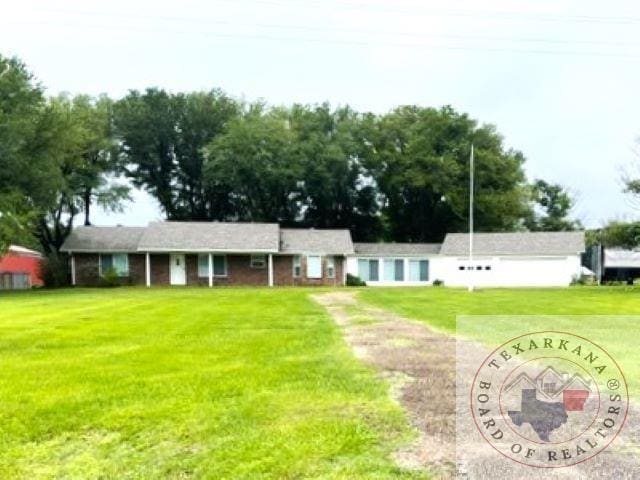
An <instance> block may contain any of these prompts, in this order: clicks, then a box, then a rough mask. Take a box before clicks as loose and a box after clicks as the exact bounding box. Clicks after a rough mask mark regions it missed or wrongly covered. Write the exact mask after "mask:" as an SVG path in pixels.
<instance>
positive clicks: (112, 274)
mask: <svg viewBox="0 0 640 480" xmlns="http://www.w3.org/2000/svg"><path fill="white" fill-rule="evenodd" d="M99 286H100V287H105V288H111V287H119V286H120V276H119V275H118V272H116V270H115V269H114V268H110V269H109V270H107V271H106V272H103V273H102V276H101V277H100V283H99Z"/></svg>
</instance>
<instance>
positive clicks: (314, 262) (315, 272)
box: [307, 255, 322, 278]
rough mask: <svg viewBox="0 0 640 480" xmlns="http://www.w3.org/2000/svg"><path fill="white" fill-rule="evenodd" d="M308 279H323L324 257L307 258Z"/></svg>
mask: <svg viewBox="0 0 640 480" xmlns="http://www.w3.org/2000/svg"><path fill="white" fill-rule="evenodd" d="M307 278H322V257H320V256H318V255H309V256H308V257H307Z"/></svg>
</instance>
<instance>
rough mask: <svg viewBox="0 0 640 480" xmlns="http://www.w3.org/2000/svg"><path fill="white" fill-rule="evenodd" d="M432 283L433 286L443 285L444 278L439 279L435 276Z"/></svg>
mask: <svg viewBox="0 0 640 480" xmlns="http://www.w3.org/2000/svg"><path fill="white" fill-rule="evenodd" d="M432 285H433V286H434V287H444V280H440V279H439V278H436V279H435V280H434V281H433V284H432Z"/></svg>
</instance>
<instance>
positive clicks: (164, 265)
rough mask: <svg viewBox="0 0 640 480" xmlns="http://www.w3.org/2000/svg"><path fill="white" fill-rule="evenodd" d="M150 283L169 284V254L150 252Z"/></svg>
mask: <svg viewBox="0 0 640 480" xmlns="http://www.w3.org/2000/svg"><path fill="white" fill-rule="evenodd" d="M149 261H150V263H151V285H169V255H168V254H164V253H162V254H153V253H152V254H151V255H150V259H149Z"/></svg>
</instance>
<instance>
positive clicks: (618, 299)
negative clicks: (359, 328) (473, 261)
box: [359, 287, 640, 398]
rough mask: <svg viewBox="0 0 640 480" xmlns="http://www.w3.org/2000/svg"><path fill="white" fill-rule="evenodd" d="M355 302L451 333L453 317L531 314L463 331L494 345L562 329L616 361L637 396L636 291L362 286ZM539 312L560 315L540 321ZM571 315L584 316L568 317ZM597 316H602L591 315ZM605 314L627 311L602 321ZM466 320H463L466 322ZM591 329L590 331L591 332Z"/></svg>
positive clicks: (639, 305) (639, 311) (639, 309)
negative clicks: (527, 334)
mask: <svg viewBox="0 0 640 480" xmlns="http://www.w3.org/2000/svg"><path fill="white" fill-rule="evenodd" d="M359 297H360V299H361V300H364V301H365V302H368V303H370V304H373V305H375V306H378V307H382V308H385V309H387V310H390V311H393V312H396V313H398V314H400V315H403V316H405V317H409V318H413V319H416V320H421V321H423V322H425V323H427V324H428V325H429V326H431V327H433V328H435V329H437V330H440V331H444V332H450V333H452V332H455V331H456V316H458V315H533V316H534V317H531V318H529V319H522V318H520V319H517V320H514V321H508V320H507V321H500V322H497V324H496V325H492V323H491V321H490V319H481V318H478V319H477V322H476V323H475V327H473V328H471V329H470V328H467V329H466V331H465V334H467V335H469V336H471V337H473V338H475V339H478V340H480V341H483V342H485V343H486V344H487V345H488V346H497V345H500V343H502V341H506V340H508V339H509V338H512V337H514V336H516V335H521V334H523V333H525V332H527V331H536V330H540V325H545V328H544V330H547V329H553V330H563V331H567V332H571V333H574V334H578V335H580V334H581V333H583V332H585V331H586V332H589V333H587V334H586V336H588V337H590V339H591V340H593V341H595V342H596V343H599V344H601V345H602V346H603V347H605V348H606V349H607V350H609V353H611V354H612V355H613V357H614V358H615V359H616V360H617V361H618V363H620V366H621V367H622V369H623V371H624V373H625V376H626V378H627V381H628V383H629V390H630V394H631V395H632V396H634V397H636V398H640V350H639V349H638V344H640V322H638V319H637V318H635V317H631V316H632V315H640V289H638V288H627V287H571V288H555V289H552V288H538V289H517V288H515V289H483V290H477V291H475V292H471V293H470V292H467V291H466V290H463V289H452V288H438V287H428V288H365V289H362V290H361V291H360V292H359ZM544 315H560V316H565V317H564V318H554V319H544V318H542V316H544ZM572 315H590V316H585V317H580V318H577V317H571V316H572ZM596 315H602V316H596ZM607 315H628V316H629V317H627V318H617V319H614V320H611V319H607V317H606V316H607ZM468 325H469V323H467V326H468ZM596 330H597V334H596V335H595V338H594V334H593V332H594V331H596Z"/></svg>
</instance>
